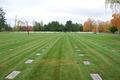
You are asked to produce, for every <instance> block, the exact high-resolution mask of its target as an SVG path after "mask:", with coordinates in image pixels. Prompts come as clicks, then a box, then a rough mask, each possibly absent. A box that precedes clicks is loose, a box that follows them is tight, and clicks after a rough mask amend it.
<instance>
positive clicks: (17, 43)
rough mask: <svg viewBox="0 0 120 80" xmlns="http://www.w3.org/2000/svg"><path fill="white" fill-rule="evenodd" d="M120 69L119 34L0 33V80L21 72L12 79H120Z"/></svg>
mask: <svg viewBox="0 0 120 80" xmlns="http://www.w3.org/2000/svg"><path fill="white" fill-rule="evenodd" d="M37 53H39V54H40V55H39V56H38V55H36V54H37ZM80 54H83V55H84V56H79V55H80ZM28 59H32V60H33V62H32V63H31V64H25V61H27V60H28ZM83 61H90V62H91V64H90V65H84V64H83ZM119 68H120V35H113V34H103V33H102V34H89V33H84V34H82V33H69V32H67V33H51V34H49V33H37V34H36V33H30V35H29V36H28V35H27V34H26V33H23V34H20V33H12V32H10V33H0V80H5V77H6V76H7V75H8V74H9V73H11V72H12V71H15V70H17V71H21V73H20V74H19V75H17V76H16V77H15V78H14V79H13V80H92V78H91V76H90V74H91V73H98V74H99V75H100V76H101V78H102V79H103V80H120V69H119Z"/></svg>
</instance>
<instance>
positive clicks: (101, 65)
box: [76, 35, 120, 80]
mask: <svg viewBox="0 0 120 80" xmlns="http://www.w3.org/2000/svg"><path fill="white" fill-rule="evenodd" d="M91 36H93V35H91ZM76 37H77V38H79V39H78V40H79V42H80V44H81V47H84V49H86V50H87V51H88V52H89V53H90V54H91V55H90V56H89V58H90V60H91V61H92V62H94V63H95V66H94V68H93V70H91V71H93V72H100V73H101V74H103V75H102V76H103V77H104V79H109V80H113V79H114V78H116V80H119V74H118V73H120V71H119V70H118V67H119V66H120V65H119V64H117V63H116V62H114V60H113V61H111V60H112V59H111V58H109V57H108V56H106V55H104V54H105V53H108V54H107V55H109V56H112V54H110V53H109V51H105V50H104V48H102V47H101V48H100V47H98V46H99V45H94V43H92V44H91V42H90V41H89V40H88V39H85V38H86V37H84V36H83V37H82V36H80V37H79V36H76ZM105 37H107V36H105ZM96 38H97V37H96ZM94 40H95V39H94ZM101 40H102V39H101ZM85 46H86V48H85ZM114 58H115V57H114ZM117 62H118V63H119V61H117ZM85 70H86V69H85ZM113 74H114V75H113ZM109 76H112V77H109Z"/></svg>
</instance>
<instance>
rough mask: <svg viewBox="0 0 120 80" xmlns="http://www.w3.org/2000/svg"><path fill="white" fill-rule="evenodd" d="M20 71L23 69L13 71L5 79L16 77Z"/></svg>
mask: <svg viewBox="0 0 120 80" xmlns="http://www.w3.org/2000/svg"><path fill="white" fill-rule="evenodd" d="M20 73H21V71H13V72H11V73H10V74H9V75H8V76H6V77H5V79H14V78H15V77H16V76H17V75H18V74H20Z"/></svg>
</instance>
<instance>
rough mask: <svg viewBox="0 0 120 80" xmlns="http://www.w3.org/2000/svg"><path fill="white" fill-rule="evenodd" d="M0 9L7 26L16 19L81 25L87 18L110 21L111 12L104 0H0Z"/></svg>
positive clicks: (30, 21)
mask: <svg viewBox="0 0 120 80" xmlns="http://www.w3.org/2000/svg"><path fill="white" fill-rule="evenodd" d="M0 7H2V8H3V9H4V11H5V12H6V19H7V22H8V23H9V24H12V25H13V24H14V21H15V16H16V15H17V19H20V20H27V21H28V22H29V23H32V22H33V21H39V22H40V21H41V20H43V22H44V24H47V23H48V22H51V21H59V22H60V23H65V22H66V21H67V20H72V21H73V22H77V23H83V22H84V21H85V20H87V19H88V18H93V19H95V20H103V21H106V20H109V19H111V14H112V12H111V10H110V9H107V10H106V9H105V0H0Z"/></svg>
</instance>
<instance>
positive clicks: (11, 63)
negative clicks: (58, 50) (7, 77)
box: [1, 39, 49, 74]
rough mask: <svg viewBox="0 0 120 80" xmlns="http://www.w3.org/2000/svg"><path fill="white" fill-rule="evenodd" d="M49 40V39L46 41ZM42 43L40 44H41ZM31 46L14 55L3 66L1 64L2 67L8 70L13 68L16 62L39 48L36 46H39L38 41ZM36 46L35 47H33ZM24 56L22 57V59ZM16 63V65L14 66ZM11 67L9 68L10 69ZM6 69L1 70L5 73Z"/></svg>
mask: <svg viewBox="0 0 120 80" xmlns="http://www.w3.org/2000/svg"><path fill="white" fill-rule="evenodd" d="M48 40H49V39H48ZM41 43H42V42H41ZM33 44H34V45H33ZM33 44H31V45H32V46H29V47H28V48H27V47H26V49H25V50H23V51H22V52H20V53H16V56H12V57H13V58H11V59H10V60H8V61H7V62H4V64H2V65H3V66H4V65H5V64H6V66H8V68H11V67H13V66H15V65H16V64H17V63H18V61H19V62H21V61H23V59H24V58H27V56H28V57H29V53H31V51H32V52H34V51H33V49H35V48H36V47H39V46H38V45H39V44H40V43H39V39H38V41H37V42H35V43H33ZM35 46H36V47H35ZM26 53H27V54H26ZM23 56H24V57H23ZM15 63H16V64H15ZM10 66H11V67H10ZM6 68H7V67H5V70H4V69H1V70H3V71H6V72H7V70H8V68H7V69H6ZM2 74H3V73H2Z"/></svg>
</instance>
